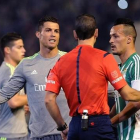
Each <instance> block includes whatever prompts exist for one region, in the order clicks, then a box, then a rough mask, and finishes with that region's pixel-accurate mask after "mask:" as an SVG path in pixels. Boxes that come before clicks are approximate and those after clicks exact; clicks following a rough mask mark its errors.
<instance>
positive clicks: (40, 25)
mask: <svg viewBox="0 0 140 140" xmlns="http://www.w3.org/2000/svg"><path fill="white" fill-rule="evenodd" d="M45 22H54V23H57V24H58V25H59V23H58V20H57V19H56V18H55V17H52V16H44V17H42V18H41V19H40V20H39V22H38V31H41V29H42V26H43V25H44V23H45Z"/></svg>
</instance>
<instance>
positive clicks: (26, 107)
mask: <svg viewBox="0 0 140 140" xmlns="http://www.w3.org/2000/svg"><path fill="white" fill-rule="evenodd" d="M24 111H25V114H28V113H30V110H29V106H28V104H27V105H24Z"/></svg>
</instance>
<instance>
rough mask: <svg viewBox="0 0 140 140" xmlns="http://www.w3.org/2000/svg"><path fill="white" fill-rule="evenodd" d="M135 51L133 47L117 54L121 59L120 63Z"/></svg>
mask: <svg viewBox="0 0 140 140" xmlns="http://www.w3.org/2000/svg"><path fill="white" fill-rule="evenodd" d="M135 52H136V50H135V48H134V49H131V50H129V49H128V51H126V52H125V53H123V54H121V55H120V56H119V57H120V59H121V63H122V64H124V63H125V62H126V60H127V59H128V58H129V57H130V56H131V55H132V54H133V53H135Z"/></svg>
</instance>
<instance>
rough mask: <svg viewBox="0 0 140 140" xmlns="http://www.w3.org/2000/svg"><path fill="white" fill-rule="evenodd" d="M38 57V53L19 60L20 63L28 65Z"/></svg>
mask: <svg viewBox="0 0 140 140" xmlns="http://www.w3.org/2000/svg"><path fill="white" fill-rule="evenodd" d="M38 55H39V53H35V54H34V55H32V56H28V57H25V58H23V59H22V60H21V62H20V63H25V62H29V63H30V62H31V61H33V60H34V59H36V58H37V56H38Z"/></svg>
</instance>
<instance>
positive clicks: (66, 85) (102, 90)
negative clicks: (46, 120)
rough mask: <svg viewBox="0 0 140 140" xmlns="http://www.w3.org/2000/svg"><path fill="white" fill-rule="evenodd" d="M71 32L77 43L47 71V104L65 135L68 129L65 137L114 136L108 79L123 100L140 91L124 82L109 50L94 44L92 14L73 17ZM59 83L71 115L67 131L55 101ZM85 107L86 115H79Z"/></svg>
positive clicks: (93, 139)
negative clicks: (73, 28)
mask: <svg viewBox="0 0 140 140" xmlns="http://www.w3.org/2000/svg"><path fill="white" fill-rule="evenodd" d="M74 36H75V38H76V39H78V46H76V48H75V49H73V50H72V51H70V52H69V53H67V54H66V55H65V56H62V57H61V58H60V59H59V61H58V62H57V63H56V65H55V66H54V68H53V69H52V70H51V71H50V73H49V75H48V81H47V86H46V90H47V93H46V99H45V102H46V107H47V109H48V111H49V112H50V114H51V116H52V117H53V119H54V120H55V122H56V123H57V125H58V130H60V131H62V133H63V138H64V139H66V136H67V133H68V140H115V139H116V138H115V134H114V131H113V128H112V125H111V122H110V118H109V106H108V99H107V87H108V80H109V81H110V82H111V84H112V85H113V86H114V87H115V89H117V90H118V91H119V92H120V94H121V96H122V97H123V98H124V99H125V100H140V92H138V91H136V90H134V89H132V88H130V87H129V86H128V85H127V83H126V81H125V80H124V78H123V76H122V74H121V72H120V70H119V68H118V65H117V63H116V61H115V59H114V58H113V56H112V55H111V54H109V53H107V52H105V51H102V50H99V49H96V48H94V44H95V42H96V38H97V36H98V29H97V26H96V21H95V18H94V17H93V16H92V15H87V14H84V15H80V16H78V17H77V18H76V22H75V31H74ZM61 87H62V88H63V89H64V92H65V95H66V98H67V101H68V105H69V108H70V115H71V116H72V121H71V123H70V126H69V132H68V128H67V126H66V123H65V121H64V119H63V117H62V116H61V113H60V111H59V107H58V106H57V103H56V97H57V95H58V94H59V90H60V89H61ZM58 97H59V96H58ZM85 111H86V112H87V115H86V114H84V115H82V114H83V112H85ZM85 119H86V120H85ZM87 119H88V120H87ZM81 121H82V123H81Z"/></svg>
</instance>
